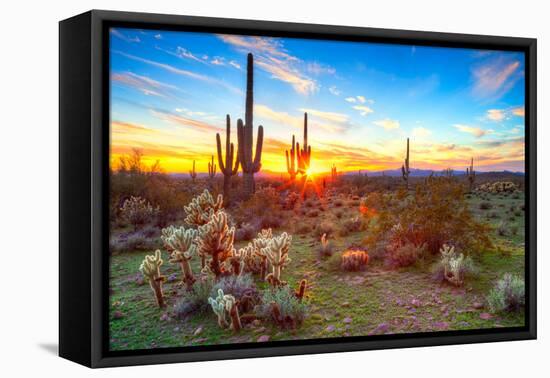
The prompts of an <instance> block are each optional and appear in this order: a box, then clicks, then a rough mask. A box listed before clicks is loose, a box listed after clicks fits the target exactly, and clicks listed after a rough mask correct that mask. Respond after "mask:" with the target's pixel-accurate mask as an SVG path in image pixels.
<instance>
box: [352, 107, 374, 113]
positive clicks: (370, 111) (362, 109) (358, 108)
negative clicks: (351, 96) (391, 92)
mask: <svg viewBox="0 0 550 378" xmlns="http://www.w3.org/2000/svg"><path fill="white" fill-rule="evenodd" d="M353 109H355V110H359V113H360V114H361V115H362V116H366V115H369V114H370V113H374V110H372V109H371V108H369V107H368V106H366V105H355V106H354V107H353Z"/></svg>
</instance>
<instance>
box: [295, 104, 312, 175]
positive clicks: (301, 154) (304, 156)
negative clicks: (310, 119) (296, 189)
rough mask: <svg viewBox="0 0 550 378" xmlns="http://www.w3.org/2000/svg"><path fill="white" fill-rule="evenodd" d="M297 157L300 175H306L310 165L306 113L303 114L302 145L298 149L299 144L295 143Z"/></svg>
mask: <svg viewBox="0 0 550 378" xmlns="http://www.w3.org/2000/svg"><path fill="white" fill-rule="evenodd" d="M296 149H297V156H298V170H299V172H300V173H301V174H306V172H307V170H308V168H309V166H310V163H311V146H309V145H308V141H307V113H304V144H303V145H302V148H301V149H300V143H296Z"/></svg>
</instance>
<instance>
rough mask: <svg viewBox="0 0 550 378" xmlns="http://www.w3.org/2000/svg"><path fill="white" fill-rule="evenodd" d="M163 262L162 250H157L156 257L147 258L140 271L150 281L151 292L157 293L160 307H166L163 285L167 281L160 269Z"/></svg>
mask: <svg viewBox="0 0 550 378" xmlns="http://www.w3.org/2000/svg"><path fill="white" fill-rule="evenodd" d="M162 263H163V261H162V258H161V253H160V250H158V249H157V250H156V251H155V254H154V255H148V256H145V259H144V260H143V262H142V263H141V265H140V267H139V270H140V271H141V274H143V276H144V277H145V278H147V279H148V280H149V285H150V286H151V290H153V293H155V298H156V300H157V304H158V306H159V307H164V306H165V303H164V294H163V293H162V283H163V282H164V280H165V279H166V277H164V276H163V275H161V274H160V267H161V265H162Z"/></svg>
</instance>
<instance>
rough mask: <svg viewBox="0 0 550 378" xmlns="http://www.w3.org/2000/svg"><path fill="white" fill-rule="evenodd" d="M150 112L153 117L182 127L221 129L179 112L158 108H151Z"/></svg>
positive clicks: (198, 129) (204, 130)
mask: <svg viewBox="0 0 550 378" xmlns="http://www.w3.org/2000/svg"><path fill="white" fill-rule="evenodd" d="M151 114H153V115H154V116H155V117H157V118H159V119H161V120H163V121H166V122H169V123H172V124H177V125H180V126H184V127H190V128H193V129H194V130H197V131H202V132H219V131H220V130H221V128H219V127H216V126H213V125H211V124H209V123H206V122H203V121H199V120H196V119H193V118H189V117H184V116H182V115H181V114H174V113H171V112H168V111H164V110H160V109H151Z"/></svg>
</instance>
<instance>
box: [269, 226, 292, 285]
mask: <svg viewBox="0 0 550 378" xmlns="http://www.w3.org/2000/svg"><path fill="white" fill-rule="evenodd" d="M291 243H292V235H289V234H287V233H286V232H283V233H282V234H281V235H279V236H274V237H273V238H272V239H271V240H270V241H269V243H268V244H267V246H266V247H265V248H262V249H261V253H262V254H263V255H265V256H266V258H267V260H268V261H269V264H270V265H271V268H272V271H271V273H269V274H268V275H267V276H266V277H265V279H266V281H267V282H269V283H270V284H271V285H273V286H281V285H285V284H286V282H285V281H282V280H281V272H282V270H283V268H284V267H285V266H286V265H288V263H290V261H291V260H290V258H289V257H288V251H289V249H290V244H291Z"/></svg>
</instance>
